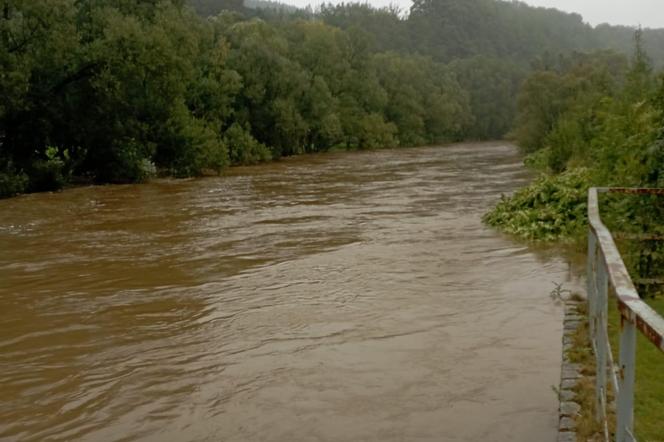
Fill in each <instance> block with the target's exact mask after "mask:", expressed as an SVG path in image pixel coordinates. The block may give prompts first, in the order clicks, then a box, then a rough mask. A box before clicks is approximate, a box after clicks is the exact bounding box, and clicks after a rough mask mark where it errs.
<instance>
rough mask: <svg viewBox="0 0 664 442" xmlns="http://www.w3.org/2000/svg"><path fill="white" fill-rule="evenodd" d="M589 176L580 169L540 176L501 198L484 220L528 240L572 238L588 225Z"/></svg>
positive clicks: (584, 170)
mask: <svg viewBox="0 0 664 442" xmlns="http://www.w3.org/2000/svg"><path fill="white" fill-rule="evenodd" d="M588 177H589V171H588V170H587V169H582V168H579V169H574V170H572V171H569V172H565V173H563V174H561V175H557V176H542V177H541V178H539V179H538V180H536V181H535V182H534V183H533V184H531V185H530V186H528V187H525V188H523V189H521V190H519V191H517V192H516V193H515V194H514V195H512V196H511V197H509V198H505V197H503V199H502V200H501V201H500V202H499V203H498V205H497V206H496V207H495V208H494V209H493V210H492V211H491V212H489V213H488V214H487V215H486V216H485V217H484V221H485V222H486V223H487V224H489V225H492V226H498V227H500V228H501V229H502V230H504V231H505V232H507V233H510V234H513V235H517V236H520V237H522V238H526V239H530V240H535V239H537V240H545V241H554V240H561V239H567V238H573V237H574V236H575V235H576V234H578V233H580V232H582V231H583V229H584V228H585V227H586V225H587V214H586V211H587V203H586V199H587V190H588V189H587V185H588Z"/></svg>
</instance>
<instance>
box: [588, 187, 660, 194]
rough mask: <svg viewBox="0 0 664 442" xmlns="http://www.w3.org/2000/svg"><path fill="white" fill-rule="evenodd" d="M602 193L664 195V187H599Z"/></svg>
mask: <svg viewBox="0 0 664 442" xmlns="http://www.w3.org/2000/svg"><path fill="white" fill-rule="evenodd" d="M597 189H598V190H599V191H600V193H604V192H609V193H627V194H632V195H664V189H661V188H653V187H599V188H597Z"/></svg>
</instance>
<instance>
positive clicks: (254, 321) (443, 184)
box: [0, 143, 568, 442]
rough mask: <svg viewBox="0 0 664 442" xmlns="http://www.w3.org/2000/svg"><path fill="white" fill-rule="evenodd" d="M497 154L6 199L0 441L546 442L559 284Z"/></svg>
mask: <svg viewBox="0 0 664 442" xmlns="http://www.w3.org/2000/svg"><path fill="white" fill-rule="evenodd" d="M528 178H529V177H528V174H527V173H526V171H525V170H524V169H523V167H522V166H521V160H520V158H519V156H518V154H517V151H516V149H515V148H514V147H513V146H510V145H508V144H504V143H489V144H460V145H454V146H449V147H438V148H418V149H408V150H385V151H378V152H366V153H353V154H329V155H316V156H306V157H301V158H294V159H289V160H286V161H281V162H278V163H274V164H268V165H263V166H260V167H253V168H240V169H234V170H232V171H231V172H230V173H229V174H228V175H227V176H224V177H220V178H214V179H205V180H190V181H171V180H165V181H157V182H154V183H151V184H148V185H136V186H107V187H90V188H77V189H72V190H67V191H65V192H61V193H56V194H36V195H27V196H23V197H20V198H15V199H10V200H4V201H0V251H1V254H0V302H1V303H2V321H1V322H0V392H1V394H2V400H1V401H0V439H2V440H12V441H13V440H26V441H44V440H50V441H65V440H82V441H125V440H126V441H129V440H146V441H222V440H223V441H284V442H290V441H529V442H530V441H547V440H550V441H553V440H555V426H556V407H557V399H556V397H555V395H554V393H553V392H552V389H551V385H555V384H556V383H557V379H558V376H559V358H560V330H561V325H560V316H561V312H560V307H559V306H556V305H555V304H554V303H552V301H551V299H550V298H549V297H548V296H547V294H548V293H549V292H550V290H551V288H552V285H551V281H563V280H565V279H566V278H567V277H568V276H567V273H568V269H567V266H566V264H565V262H564V261H563V260H562V259H561V258H559V257H557V256H556V255H555V254H553V253H548V254H546V253H542V252H537V251H534V250H531V249H529V248H528V247H525V246H523V245H519V244H516V243H514V242H513V241H511V240H509V239H508V238H505V237H504V236H501V235H500V234H498V233H496V232H495V231H493V230H491V229H489V228H487V227H485V226H483V225H482V223H481V221H480V217H481V214H482V213H483V212H484V211H486V210H487V208H489V207H490V206H491V205H492V204H494V203H495V202H496V201H497V200H498V199H499V198H500V195H501V194H502V193H508V192H511V191H513V190H514V189H515V188H517V187H518V186H521V185H523V184H524V183H525V182H526V181H527V180H528Z"/></svg>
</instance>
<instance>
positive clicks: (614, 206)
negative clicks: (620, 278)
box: [485, 33, 664, 277]
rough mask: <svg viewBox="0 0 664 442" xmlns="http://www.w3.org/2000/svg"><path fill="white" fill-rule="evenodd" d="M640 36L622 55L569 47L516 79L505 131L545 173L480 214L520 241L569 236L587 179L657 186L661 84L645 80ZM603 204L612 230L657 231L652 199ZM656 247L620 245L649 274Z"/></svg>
mask: <svg viewBox="0 0 664 442" xmlns="http://www.w3.org/2000/svg"><path fill="white" fill-rule="evenodd" d="M640 38H641V36H640V34H639V33H637V34H636V39H635V55H634V56H633V58H632V60H631V62H629V63H627V62H626V61H625V59H624V58H623V57H620V56H616V55H615V54H610V53H606V52H602V53H597V54H588V55H581V54H575V55H573V56H571V57H570V58H560V59H558V60H557V62H556V63H543V64H542V65H541V66H540V68H541V69H540V70H538V71H536V72H534V73H533V74H532V75H531V76H530V77H529V78H528V79H527V80H526V81H525V83H524V86H523V89H522V91H521V93H520V98H519V115H518V117H517V126H516V128H515V129H514V131H513V134H514V135H515V138H516V139H517V141H518V142H519V143H520V145H521V146H522V147H523V148H524V150H525V151H526V152H531V153H530V155H528V157H527V159H526V164H528V165H529V166H530V167H532V168H534V169H536V170H539V171H541V172H544V173H551V174H553V175H552V176H547V177H544V178H541V179H540V180H538V181H537V182H536V183H534V184H533V185H532V186H530V187H528V188H526V189H524V190H522V191H520V192H518V193H517V194H516V195H515V196H514V197H512V198H509V199H505V200H503V201H502V202H501V203H500V204H499V205H498V206H497V207H496V209H494V210H493V211H492V212H490V213H489V214H488V215H487V216H486V218H485V220H486V221H487V222H488V223H490V224H491V225H495V226H498V227H500V228H502V229H504V230H506V231H508V232H510V233H514V234H517V235H519V236H522V237H525V238H528V239H544V240H556V239H560V238H568V237H573V236H574V235H576V234H577V233H579V232H581V231H582V230H581V229H580V227H581V226H582V225H583V220H584V217H585V213H583V212H584V211H585V198H586V195H585V189H586V188H587V187H588V186H590V185H591V184H593V185H599V186H605V187H657V186H662V185H663V184H664V179H662V178H663V175H664V172H662V171H664V141H663V140H664V136H663V135H664V129H663V126H664V124H663V123H662V122H663V121H664V102H662V100H661V97H662V91H664V85H663V84H658V83H657V81H655V78H654V76H653V70H652V67H651V65H650V62H649V58H648V56H647V54H645V52H644V50H643V48H642V46H641V41H640ZM660 81H661V79H660ZM655 85H658V87H657V88H656V87H655ZM603 205H604V207H606V208H607V209H606V212H607V214H608V215H606V218H607V222H611V223H612V227H614V228H615V230H616V231H622V232H631V233H641V232H649V233H659V234H661V233H662V232H664V225H663V224H662V223H661V218H662V216H664V209H663V208H662V203H661V202H657V201H654V200H652V198H651V199H649V200H648V201H644V198H629V197H622V198H620V199H619V203H618V202H616V201H605V202H604V203H603ZM634 247H636V248H634ZM660 249H661V244H660V245H656V244H637V245H635V246H634V245H633V246H631V248H628V249H626V250H625V256H626V260H627V262H628V265H629V267H630V269H632V270H633V271H634V272H635V274H638V275H640V276H641V277H648V276H647V275H649V276H650V277H652V276H653V275H652V271H653V269H655V268H661V264H662V262H664V259H662V258H664V252H662V250H660Z"/></svg>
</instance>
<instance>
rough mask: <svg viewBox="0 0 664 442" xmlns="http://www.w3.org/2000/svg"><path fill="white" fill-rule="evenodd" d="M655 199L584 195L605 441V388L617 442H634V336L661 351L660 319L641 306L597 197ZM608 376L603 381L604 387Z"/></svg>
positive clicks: (663, 324)
mask: <svg viewBox="0 0 664 442" xmlns="http://www.w3.org/2000/svg"><path fill="white" fill-rule="evenodd" d="M601 193H622V194H657V195H664V189H622V188H621V189H618V188H592V189H590V191H589V193H588V220H589V226H590V228H589V235H588V307H589V323H590V337H591V340H592V346H593V350H594V353H595V360H596V363H597V365H596V366H597V376H596V389H595V393H596V404H597V407H596V409H597V416H596V418H597V420H598V422H600V423H602V424H603V426H604V434H605V438H606V440H608V439H609V429H608V419H607V408H608V407H609V406H611V405H610V404H607V397H608V394H607V385H608V382H610V383H611V386H612V388H613V392H614V394H615V397H616V431H615V435H616V441H617V442H627V441H635V440H636V438H635V436H634V377H635V362H636V335H637V331H639V332H641V333H642V334H643V335H644V336H645V337H646V338H647V339H648V340H649V341H650V342H651V343H652V344H653V345H655V346H656V347H657V348H659V349H660V350H662V351H664V318H662V317H661V316H660V315H659V314H657V312H655V311H654V310H653V309H652V308H651V307H650V306H648V305H647V304H646V303H645V302H643V301H642V299H641V297H640V296H639V293H638V292H637V290H636V288H635V286H634V283H633V282H632V279H631V278H630V275H629V273H628V271H627V268H626V267H625V264H624V262H623V259H622V257H621V255H620V252H619V251H618V247H617V246H616V243H615V241H614V238H613V236H612V235H611V232H610V231H609V229H608V228H607V227H606V226H605V225H604V223H603V222H602V219H601V217H600V212H599V201H598V194H601ZM610 294H611V295H612V296H615V298H616V299H617V303H618V310H619V312H620V318H621V319H620V324H621V327H620V341H619V344H620V349H619V361H618V364H617V365H616V364H615V363H614V360H613V353H612V352H611V344H610V340H609V336H608V331H607V324H608V323H607V316H608V302H609V295H610ZM607 377H608V378H609V379H608V382H607Z"/></svg>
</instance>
